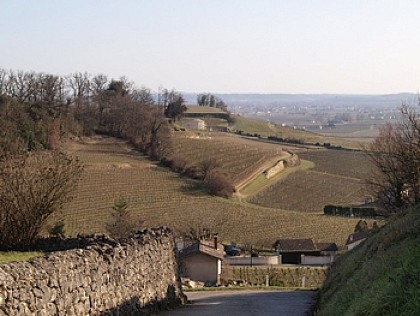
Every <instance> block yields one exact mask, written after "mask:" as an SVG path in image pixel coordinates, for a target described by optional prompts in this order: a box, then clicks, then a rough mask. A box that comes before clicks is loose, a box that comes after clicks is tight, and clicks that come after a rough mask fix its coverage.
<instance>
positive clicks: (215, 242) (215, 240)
mask: <svg viewBox="0 0 420 316" xmlns="http://www.w3.org/2000/svg"><path fill="white" fill-rule="evenodd" d="M213 241H214V249H216V250H217V235H215V236H214V237H213Z"/></svg>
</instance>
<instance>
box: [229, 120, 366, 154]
mask: <svg viewBox="0 0 420 316" xmlns="http://www.w3.org/2000/svg"><path fill="white" fill-rule="evenodd" d="M234 122H235V123H234V124H233V126H232V127H231V130H232V131H236V132H238V131H242V132H243V133H245V134H250V135H255V136H257V135H259V136H261V137H269V136H274V137H278V138H282V139H288V140H292V141H293V140H295V141H298V142H301V143H307V144H316V143H319V144H321V145H323V144H324V143H329V144H332V145H335V146H342V147H346V148H353V149H358V148H359V147H360V146H359V144H358V143H355V142H351V141H348V140H344V139H339V138H335V137H332V136H324V135H320V134H317V133H313V132H308V131H304V130H300V129H294V128H292V127H287V126H281V125H278V124H273V123H270V122H267V121H262V120H258V119H252V118H247V117H244V116H241V115H236V116H234Z"/></svg>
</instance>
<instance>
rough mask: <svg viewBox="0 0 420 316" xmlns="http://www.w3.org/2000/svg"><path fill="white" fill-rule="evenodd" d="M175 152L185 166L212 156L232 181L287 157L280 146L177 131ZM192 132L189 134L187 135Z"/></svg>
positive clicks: (238, 180) (236, 138) (195, 163)
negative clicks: (185, 161)
mask: <svg viewBox="0 0 420 316" xmlns="http://www.w3.org/2000/svg"><path fill="white" fill-rule="evenodd" d="M176 135H177V136H176V138H175V140H174V155H175V156H176V155H182V156H183V157H185V158H186V160H187V164H188V165H198V164H199V163H200V162H201V161H203V160H206V159H209V158H210V159H211V158H213V159H215V160H216V161H217V162H218V163H219V164H220V166H221V169H222V170H223V171H225V172H226V173H227V174H228V175H229V177H230V178H231V179H232V180H233V182H234V184H237V183H239V182H240V181H241V180H242V179H244V178H245V177H246V176H247V175H249V174H252V173H253V172H255V171H256V170H258V169H259V167H261V166H262V165H264V164H265V163H266V162H267V161H272V163H273V164H274V163H275V161H276V160H280V159H281V158H283V157H285V156H288V155H289V154H288V153H287V152H285V151H283V148H282V146H281V145H277V144H269V143H261V142H255V141H251V140H247V139H243V138H240V137H237V136H218V135H217V134H213V135H212V134H210V135H212V136H202V137H199V136H185V135H183V134H182V133H177V134H176ZM186 135H191V134H186Z"/></svg>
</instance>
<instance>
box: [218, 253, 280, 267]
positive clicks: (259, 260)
mask: <svg viewBox="0 0 420 316" xmlns="http://www.w3.org/2000/svg"><path fill="white" fill-rule="evenodd" d="M224 261H225V263H226V264H230V265H232V266H250V265H253V266H258V265H262V266H269V265H278V264H281V255H279V256H260V257H226V258H225V260H224Z"/></svg>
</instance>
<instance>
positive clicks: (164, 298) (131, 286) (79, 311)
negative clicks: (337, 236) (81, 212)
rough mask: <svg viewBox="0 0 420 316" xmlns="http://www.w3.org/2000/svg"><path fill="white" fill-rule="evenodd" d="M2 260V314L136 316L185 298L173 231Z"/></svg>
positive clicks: (160, 230) (100, 239)
mask: <svg viewBox="0 0 420 316" xmlns="http://www.w3.org/2000/svg"><path fill="white" fill-rule="evenodd" d="M81 244H86V245H85V246H84V247H83V248H82V249H72V250H67V251H58V252H52V253H49V254H47V255H45V256H44V257H39V258H34V259H32V260H30V261H29V262H14V263H8V264H0V316H3V315H108V314H109V315H138V314H139V311H143V312H147V311H150V310H156V309H159V308H161V307H164V306H166V305H175V304H180V303H182V302H183V301H185V297H184V295H183V293H182V290H181V286H180V280H179V276H178V266H177V262H176V253H175V251H174V241H173V237H172V234H171V232H170V230H168V229H166V228H157V229H153V230H147V231H144V232H141V233H138V234H136V235H134V236H133V237H132V238H128V239H125V240H121V241H120V242H117V241H115V240H112V239H108V238H106V237H96V238H93V239H92V240H91V241H90V242H88V243H86V242H83V243H81Z"/></svg>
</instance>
